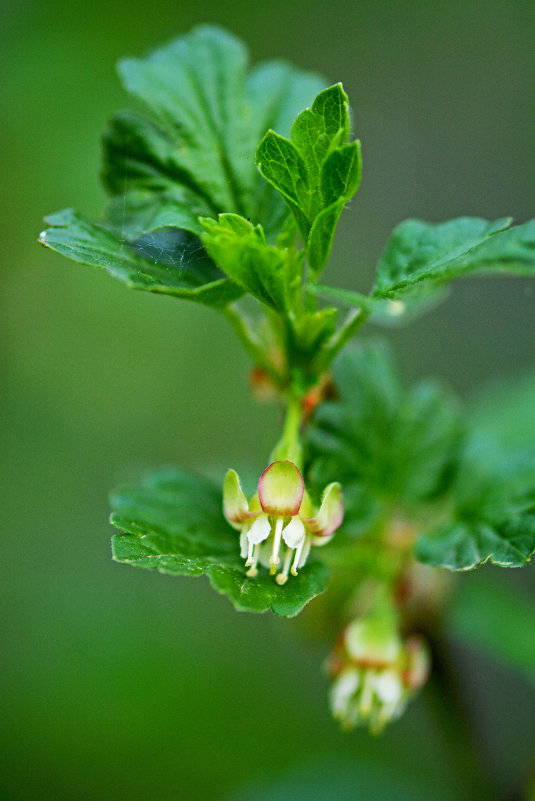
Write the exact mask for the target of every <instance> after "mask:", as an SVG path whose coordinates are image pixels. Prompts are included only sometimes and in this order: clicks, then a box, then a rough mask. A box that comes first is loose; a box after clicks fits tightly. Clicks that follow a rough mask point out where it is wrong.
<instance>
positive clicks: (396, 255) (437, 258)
mask: <svg viewBox="0 0 535 801" xmlns="http://www.w3.org/2000/svg"><path fill="white" fill-rule="evenodd" d="M510 224H511V220H510V219H509V218H503V219H499V220H494V221H493V222H488V221H487V220H482V219H480V218H478V217H460V218H458V219H455V220H449V221H448V222H444V223H439V224H431V223H425V222H421V221H420V220H406V221H405V222H403V223H401V224H400V225H398V226H397V228H395V229H394V232H393V234H392V236H391V238H390V240H389V242H388V244H387V247H386V250H385V252H384V253H383V256H382V257H381V260H380V262H379V266H378V269H377V277H376V282H375V286H374V290H373V294H374V296H376V297H388V298H396V297H397V296H398V295H399V294H401V293H403V292H405V291H406V290H407V289H410V288H412V287H416V286H419V285H421V284H425V285H428V286H430V287H433V286H434V285H440V284H442V283H444V282H447V281H450V280H451V279H453V278H456V277H457V276H461V275H468V274H471V273H481V272H490V273H507V274H510V275H525V276H535V220H531V221H530V222H527V223H524V224H523V225H518V226H515V227H514V228H509V226H510Z"/></svg>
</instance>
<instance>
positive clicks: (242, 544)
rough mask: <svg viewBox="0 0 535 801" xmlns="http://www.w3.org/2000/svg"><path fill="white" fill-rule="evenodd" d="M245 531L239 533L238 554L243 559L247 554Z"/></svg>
mask: <svg viewBox="0 0 535 801" xmlns="http://www.w3.org/2000/svg"><path fill="white" fill-rule="evenodd" d="M247 550H248V548H247V531H242V533H241V534H240V556H241V558H242V559H245V558H246V556H247Z"/></svg>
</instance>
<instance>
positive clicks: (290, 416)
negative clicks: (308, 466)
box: [271, 395, 303, 470]
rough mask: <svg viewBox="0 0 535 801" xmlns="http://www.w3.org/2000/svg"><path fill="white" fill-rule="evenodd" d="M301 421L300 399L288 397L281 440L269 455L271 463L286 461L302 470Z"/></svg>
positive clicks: (293, 396) (292, 396) (295, 396)
mask: <svg viewBox="0 0 535 801" xmlns="http://www.w3.org/2000/svg"><path fill="white" fill-rule="evenodd" d="M302 421H303V413H302V409H301V398H300V397H298V396H297V395H289V396H288V398H287V407H286V416H285V418H284V426H283V429H282V434H281V438H280V439H279V441H278V443H277V444H276V445H275V447H274V449H273V452H272V454H271V461H272V462H275V461H279V460H285V459H288V460H289V461H290V462H293V463H294V464H295V465H296V466H297V467H298V468H299V470H302V469H303V449H302V446H301V440H300V436H299V434H300V429H301V423H302Z"/></svg>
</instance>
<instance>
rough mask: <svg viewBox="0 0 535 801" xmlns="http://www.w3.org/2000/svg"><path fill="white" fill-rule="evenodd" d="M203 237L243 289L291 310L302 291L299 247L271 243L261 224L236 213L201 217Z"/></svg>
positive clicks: (279, 306)
mask: <svg viewBox="0 0 535 801" xmlns="http://www.w3.org/2000/svg"><path fill="white" fill-rule="evenodd" d="M201 223H202V225H203V227H204V233H203V234H202V236H201V240H202V242H203V244H204V246H205V248H206V250H207V251H208V253H209V255H210V256H211V257H212V259H213V260H214V261H215V263H216V264H217V265H218V266H219V267H220V268H221V270H223V272H224V273H226V274H227V275H228V276H229V278H231V279H232V280H233V281H234V282H235V283H236V284H237V285H238V286H240V287H242V289H243V290H245V291H247V292H250V293H251V294H252V295H254V297H256V298H258V300H260V301H261V302H262V303H265V304H266V305H268V306H270V307H272V308H274V309H277V310H279V311H287V310H289V309H291V308H292V302H291V295H292V294H295V293H296V292H299V287H300V277H301V273H302V255H301V254H300V253H298V252H297V251H296V250H295V249H290V248H279V247H277V246H275V245H268V244H267V242H266V238H265V236H264V231H263V229H262V226H261V225H257V226H254V225H252V224H251V223H250V222H249V221H248V220H245V219H244V218H243V217H239V216H238V215H236V214H220V215H219V218H218V220H217V222H216V220H212V219H210V218H209V217H208V218H201Z"/></svg>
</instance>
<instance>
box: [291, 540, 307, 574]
mask: <svg viewBox="0 0 535 801" xmlns="http://www.w3.org/2000/svg"><path fill="white" fill-rule="evenodd" d="M304 544H305V541H304V540H301V542H300V543H299V545H298V546H297V548H296V549H295V558H294V563H293V565H292V576H297V568H298V567H299V561H300V559H301V554H302V552H303V546H304Z"/></svg>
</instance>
